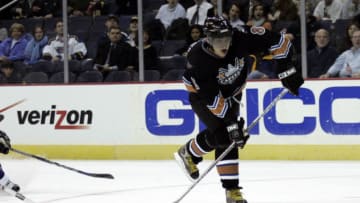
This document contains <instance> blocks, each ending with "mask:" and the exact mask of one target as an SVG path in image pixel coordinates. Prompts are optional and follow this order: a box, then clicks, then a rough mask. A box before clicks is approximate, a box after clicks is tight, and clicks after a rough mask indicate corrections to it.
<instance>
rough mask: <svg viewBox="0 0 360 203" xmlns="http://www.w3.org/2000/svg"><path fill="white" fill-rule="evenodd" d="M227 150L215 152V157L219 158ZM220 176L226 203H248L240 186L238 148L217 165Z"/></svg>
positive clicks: (220, 149) (221, 149)
mask: <svg viewBox="0 0 360 203" xmlns="http://www.w3.org/2000/svg"><path fill="white" fill-rule="evenodd" d="M224 150H225V149H223V148H218V149H216V150H215V156H216V157H218V156H220V155H221V154H222V152H223V151H224ZM216 168H217V171H218V174H219V176H220V179H221V182H222V187H223V188H224V189H225V194H226V203H247V201H246V199H245V198H244V197H243V194H242V192H241V191H240V190H241V189H242V187H240V186H239V166H238V148H237V147H236V148H234V149H233V150H231V151H230V153H229V154H228V155H227V156H225V157H224V159H223V160H222V161H220V162H219V163H218V164H217V165H216Z"/></svg>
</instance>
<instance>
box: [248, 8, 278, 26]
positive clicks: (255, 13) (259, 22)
mask: <svg viewBox="0 0 360 203" xmlns="http://www.w3.org/2000/svg"><path fill="white" fill-rule="evenodd" d="M251 13H252V15H251V16H250V19H249V21H248V22H247V23H246V25H249V26H263V27H264V28H266V29H268V30H271V29H272V25H271V22H270V21H269V20H268V19H267V13H265V10H264V5H263V4H257V5H254V6H253V7H252V11H251Z"/></svg>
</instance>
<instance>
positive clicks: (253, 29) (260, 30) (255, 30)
mask: <svg viewBox="0 0 360 203" xmlns="http://www.w3.org/2000/svg"><path fill="white" fill-rule="evenodd" d="M265 32H266V30H265V28H264V27H262V26H252V27H250V33H251V34H254V35H264V34H265Z"/></svg>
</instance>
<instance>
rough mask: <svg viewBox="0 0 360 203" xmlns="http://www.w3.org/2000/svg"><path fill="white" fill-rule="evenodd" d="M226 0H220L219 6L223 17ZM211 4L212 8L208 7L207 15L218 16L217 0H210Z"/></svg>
mask: <svg viewBox="0 0 360 203" xmlns="http://www.w3.org/2000/svg"><path fill="white" fill-rule="evenodd" d="M225 1H226V0H221V4H222V5H221V6H222V16H223V17H224V18H226V17H227V15H226V12H225V8H226V2H225ZM210 3H211V5H212V6H213V7H212V8H209V9H208V10H207V14H206V15H207V17H214V16H219V9H218V0H210Z"/></svg>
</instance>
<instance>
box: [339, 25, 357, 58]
mask: <svg viewBox="0 0 360 203" xmlns="http://www.w3.org/2000/svg"><path fill="white" fill-rule="evenodd" d="M357 30H360V25H359V24H358V22H351V23H350V24H349V25H348V26H347V28H346V35H345V38H344V39H343V40H341V41H337V42H336V48H337V50H338V52H339V53H342V52H344V51H346V50H348V49H350V48H351V47H352V42H351V38H352V35H353V34H354V32H355V31H357Z"/></svg>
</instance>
